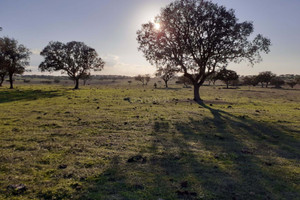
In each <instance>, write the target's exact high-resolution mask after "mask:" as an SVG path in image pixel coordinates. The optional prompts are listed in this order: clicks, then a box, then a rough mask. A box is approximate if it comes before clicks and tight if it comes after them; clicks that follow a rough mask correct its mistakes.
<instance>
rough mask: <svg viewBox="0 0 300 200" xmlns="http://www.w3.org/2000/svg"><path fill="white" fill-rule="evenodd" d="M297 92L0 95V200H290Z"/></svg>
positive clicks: (36, 89)
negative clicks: (194, 96)
mask: <svg viewBox="0 0 300 200" xmlns="http://www.w3.org/2000/svg"><path fill="white" fill-rule="evenodd" d="M299 94H300V91H299V90H280V89H261V88H252V89H251V90H248V87H245V88H241V89H236V90H232V89H229V90H226V89H221V88H218V87H202V88H201V95H202V98H203V99H204V100H205V101H204V103H203V104H202V105H199V104H197V103H195V102H193V101H191V100H190V99H188V98H192V90H191V89H188V88H173V89H169V90H165V89H152V88H151V87H150V86H148V87H142V86H135V85H132V86H129V85H120V86H118V85H111V86H91V87H82V89H80V90H77V91H74V90H72V89H71V88H63V87H61V86H55V85H52V86H39V85H36V86H18V87H17V89H14V90H8V89H5V88H0V136H1V137H0V199H107V200H111V199H153V200H157V199H159V198H161V199H164V200H167V199H299V196H300V187H299V182H300V178H299V177H300V163H299V158H300V148H299V147H300V146H299V144H300V143H299V142H300V141H299V139H300V135H299V133H300V126H299V124H300V95H299ZM128 97H129V98H130V100H129V101H128V100H126V98H128ZM124 98H125V100H124ZM128 161H129V162H128ZM130 161H132V162H130ZM16 184H24V185H25V186H26V189H27V190H26V191H15V190H16V189H11V188H10V187H8V186H12V185H16Z"/></svg>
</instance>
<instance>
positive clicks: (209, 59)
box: [137, 0, 270, 101]
mask: <svg viewBox="0 0 300 200" xmlns="http://www.w3.org/2000/svg"><path fill="white" fill-rule="evenodd" d="M154 21H155V23H159V24H160V28H157V26H155V24H154V23H153V22H148V23H146V24H143V25H142V28H141V29H140V30H139V31H138V32H137V41H138V43H139V50H140V51H142V52H143V53H144V55H145V57H146V59H147V60H148V61H149V62H150V63H151V64H153V65H156V66H168V65H170V66H172V67H173V68H174V69H175V70H180V71H181V72H182V73H183V74H184V76H185V77H187V78H188V79H190V80H191V82H192V83H193V86H194V100H195V101H201V98H200V92H199V89H200V86H201V85H203V83H204V81H205V80H206V78H207V77H208V76H210V75H211V74H212V73H214V72H215V71H217V69H219V68H221V67H223V66H227V65H228V63H230V62H240V61H242V60H247V61H249V62H250V63H251V64H254V63H257V62H259V61H261V57H260V52H266V53H268V52H269V46H270V40H269V39H267V38H265V37H263V36H262V35H260V34H259V35H257V36H256V37H254V40H253V41H250V40H248V38H249V36H250V35H251V33H252V32H253V30H254V29H253V24H252V23H251V22H247V21H246V22H238V19H237V17H236V16H235V13H234V10H232V9H229V10H227V9H226V8H225V7H224V6H219V5H218V4H215V3H213V2H211V1H208V0H175V1H174V2H172V3H170V4H169V5H167V6H166V7H165V8H163V9H162V10H161V13H160V14H159V15H158V16H157V17H156V18H155V20H154Z"/></svg>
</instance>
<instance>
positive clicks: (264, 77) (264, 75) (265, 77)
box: [256, 71, 276, 87]
mask: <svg viewBox="0 0 300 200" xmlns="http://www.w3.org/2000/svg"><path fill="white" fill-rule="evenodd" d="M274 77H276V74H273V73H272V72H270V71H265V72H260V73H259V74H258V75H257V76H256V80H257V81H258V82H260V83H261V87H263V86H264V83H265V84H266V87H268V85H269V83H270V82H271V80H272V79H273V78H274Z"/></svg>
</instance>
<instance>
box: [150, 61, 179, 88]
mask: <svg viewBox="0 0 300 200" xmlns="http://www.w3.org/2000/svg"><path fill="white" fill-rule="evenodd" d="M175 74H176V71H174V69H173V67H171V66H170V65H168V66H166V67H160V68H158V70H157V72H156V74H155V75H156V76H158V77H160V78H161V79H162V80H163V81H164V82H165V87H166V88H168V82H169V80H171V79H172V78H173V77H174V76H175Z"/></svg>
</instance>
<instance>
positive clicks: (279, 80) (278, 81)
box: [270, 76, 285, 88]
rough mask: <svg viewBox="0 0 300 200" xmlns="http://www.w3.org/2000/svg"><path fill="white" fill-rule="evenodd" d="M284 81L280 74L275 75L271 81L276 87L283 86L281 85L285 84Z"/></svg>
mask: <svg viewBox="0 0 300 200" xmlns="http://www.w3.org/2000/svg"><path fill="white" fill-rule="evenodd" d="M284 83H285V82H284V80H283V79H282V78H280V77H279V76H276V77H273V78H272V79H271V81H270V84H271V85H274V86H275V87H276V88H281V86H282V85H284Z"/></svg>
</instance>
